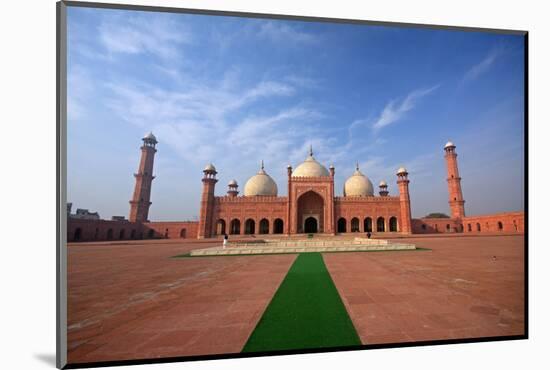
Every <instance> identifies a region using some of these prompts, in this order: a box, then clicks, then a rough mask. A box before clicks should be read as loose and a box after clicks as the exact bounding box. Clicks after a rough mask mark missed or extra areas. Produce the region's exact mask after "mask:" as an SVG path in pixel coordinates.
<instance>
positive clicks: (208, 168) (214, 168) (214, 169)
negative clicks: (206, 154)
mask: <svg viewBox="0 0 550 370" xmlns="http://www.w3.org/2000/svg"><path fill="white" fill-rule="evenodd" d="M204 171H212V172H216V167H214V165H213V164H212V163H209V164H208V165H207V166H206V167H204V170H203V172H204Z"/></svg>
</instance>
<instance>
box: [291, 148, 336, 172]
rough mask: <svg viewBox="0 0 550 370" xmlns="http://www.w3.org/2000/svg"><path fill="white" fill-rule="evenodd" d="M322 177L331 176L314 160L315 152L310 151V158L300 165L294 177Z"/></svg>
mask: <svg viewBox="0 0 550 370" xmlns="http://www.w3.org/2000/svg"><path fill="white" fill-rule="evenodd" d="M321 176H330V174H329V173H328V170H327V169H326V168H325V166H323V165H322V164H321V163H319V162H317V161H316V160H315V158H313V150H312V149H311V148H310V149H309V156H308V157H307V158H306V160H305V161H304V162H303V163H302V164H300V165H299V166H298V167H296V169H295V170H294V172H293V173H292V177H321Z"/></svg>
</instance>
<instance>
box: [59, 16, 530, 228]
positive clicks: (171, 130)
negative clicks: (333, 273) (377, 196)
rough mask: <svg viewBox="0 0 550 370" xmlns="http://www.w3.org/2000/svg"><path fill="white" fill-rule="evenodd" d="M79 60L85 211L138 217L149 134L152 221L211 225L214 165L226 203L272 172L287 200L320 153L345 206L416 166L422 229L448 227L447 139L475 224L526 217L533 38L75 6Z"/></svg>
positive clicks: (73, 106)
mask: <svg viewBox="0 0 550 370" xmlns="http://www.w3.org/2000/svg"><path fill="white" fill-rule="evenodd" d="M67 58H68V61H67V62H68V70H67V73H68V74H67V77H68V78H67V90H68V91H67V92H68V94H67V96H68V97H67V102H68V120H67V126H68V140H67V150H68V154H67V196H68V201H69V202H72V203H73V212H74V209H75V208H87V209H89V210H91V211H98V212H99V214H100V216H101V217H102V218H104V219H110V218H111V216H113V215H122V216H128V213H129V203H128V201H129V200H130V198H131V196H132V192H133V188H134V184H135V179H134V176H133V174H134V173H135V172H136V171H137V166H138V162H139V156H140V149H139V147H140V145H141V143H142V142H141V138H142V137H143V136H144V135H145V134H146V133H148V132H149V131H152V132H153V133H154V135H155V136H156V137H157V139H158V141H159V143H158V145H157V150H158V151H157V153H156V156H155V168H154V174H155V176H156V178H155V179H154V180H153V185H152V193H151V201H152V205H151V208H150V212H149V219H150V220H152V221H172V220H196V219H198V215H199V202H200V193H201V189H202V183H201V178H202V169H203V168H204V167H205V166H206V165H207V164H208V163H213V164H214V165H215V166H216V169H217V171H218V175H217V177H218V179H219V182H218V183H217V185H216V195H225V194H226V191H227V183H228V182H229V181H230V180H231V179H235V180H237V182H238V184H239V190H240V191H241V193H242V191H243V189H244V185H245V183H246V181H247V180H248V179H249V178H250V177H251V176H253V175H254V174H256V173H257V172H258V170H259V167H260V161H261V160H263V161H264V163H265V170H266V172H267V173H268V174H269V175H270V176H271V177H273V179H274V180H275V181H276V183H277V185H278V188H279V195H283V196H284V195H286V182H287V180H286V179H287V175H286V166H287V165H288V164H290V165H292V166H293V167H296V166H297V165H299V164H300V163H301V162H302V161H303V160H304V159H305V158H306V156H307V154H308V148H309V146H310V145H312V146H313V152H314V156H315V158H316V159H317V160H318V161H319V162H321V163H322V164H323V165H325V167H327V168H328V166H329V165H331V164H333V165H334V166H335V168H336V176H335V195H336V196H341V195H342V193H343V191H342V189H343V184H344V182H345V180H346V179H347V178H348V177H349V176H351V175H352V173H353V171H354V169H355V164H356V162H358V163H359V167H360V169H361V171H362V172H363V173H364V174H365V175H366V176H368V177H369V179H370V180H371V181H372V182H373V184H374V186H375V192H376V191H377V190H378V186H377V185H378V183H379V182H380V181H381V180H385V181H386V182H388V185H389V188H388V190H389V191H390V195H397V194H398V188H397V184H396V181H397V178H396V175H395V173H396V170H397V168H399V167H401V166H405V167H406V168H407V170H408V172H409V180H410V184H409V189H410V195H411V208H412V214H413V217H422V216H425V215H426V214H428V213H431V212H443V213H447V214H449V205H448V193H447V181H446V176H447V173H446V164H445V160H444V157H443V155H444V151H443V146H444V145H445V143H446V142H447V141H448V140H452V141H453V142H454V143H455V145H456V147H457V148H456V151H457V153H458V163H459V171H460V175H461V177H462V190H463V194H464V198H465V200H466V204H465V207H466V214H467V215H478V214H488V213H494V212H503V211H515V210H523V208H524V191H525V189H524V170H525V169H524V109H525V107H524V100H523V99H524V51H523V37H522V36H517V35H499V34H494V33H481V32H464V31H450V30H433V29H418V28H405V27H389V26H373V25H357V24H340V23H338V24H335V23H321V22H304V21H291V20H270V19H253V18H240V17H228V16H223V17H222V16H211V15H192V14H171V13H156V12H140V11H130V10H113V9H91V8H77V7H69V9H68V53H67Z"/></svg>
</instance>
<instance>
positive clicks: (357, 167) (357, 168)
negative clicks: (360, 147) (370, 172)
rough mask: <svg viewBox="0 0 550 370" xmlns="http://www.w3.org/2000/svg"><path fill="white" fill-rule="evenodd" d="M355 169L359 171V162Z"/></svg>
mask: <svg viewBox="0 0 550 370" xmlns="http://www.w3.org/2000/svg"><path fill="white" fill-rule="evenodd" d="M355 169H356V170H357V171H359V162H355Z"/></svg>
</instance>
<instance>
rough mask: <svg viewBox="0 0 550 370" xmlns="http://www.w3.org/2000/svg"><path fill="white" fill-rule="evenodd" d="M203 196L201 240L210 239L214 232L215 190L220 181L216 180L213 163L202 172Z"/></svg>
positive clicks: (200, 223)
mask: <svg viewBox="0 0 550 370" xmlns="http://www.w3.org/2000/svg"><path fill="white" fill-rule="evenodd" d="M202 172H203V173H204V176H203V178H202V196H201V209H200V218H199V231H198V235H197V237H198V238H199V239H204V238H210V237H211V236H212V234H213V233H212V230H213V224H214V222H213V218H214V189H215V187H216V183H217V182H218V179H216V174H217V173H218V172H217V171H216V167H214V165H213V164H212V163H210V164H209V165H208V166H206V167H205V168H204V170H203V171H202Z"/></svg>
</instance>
